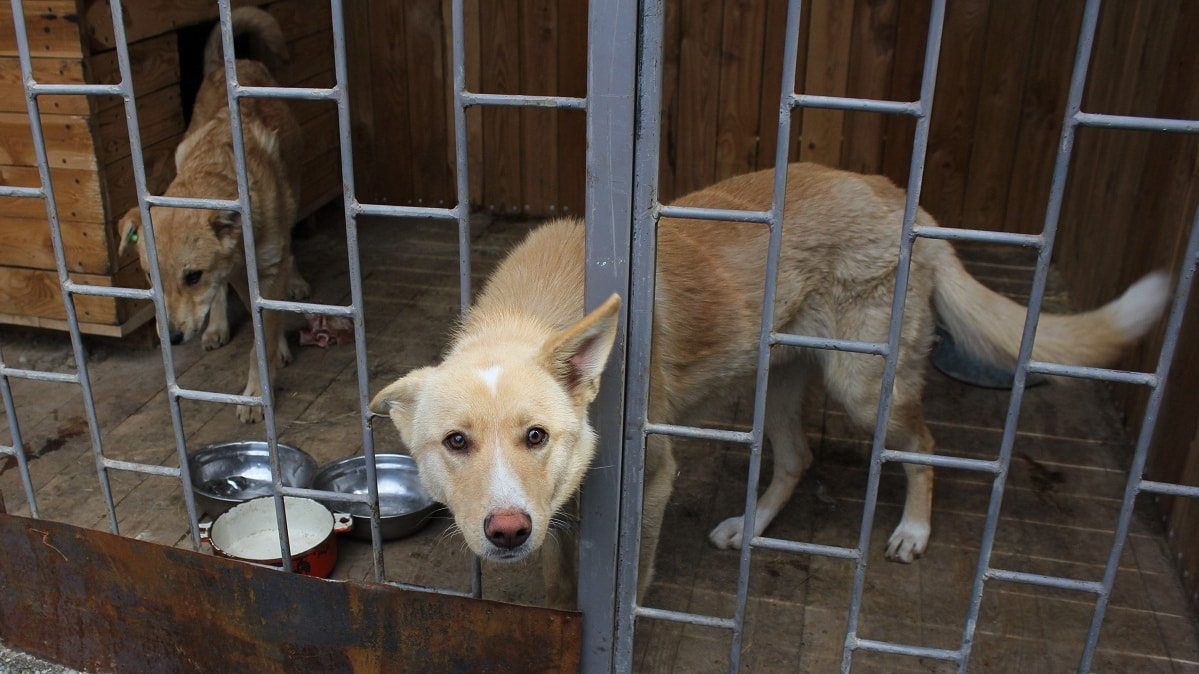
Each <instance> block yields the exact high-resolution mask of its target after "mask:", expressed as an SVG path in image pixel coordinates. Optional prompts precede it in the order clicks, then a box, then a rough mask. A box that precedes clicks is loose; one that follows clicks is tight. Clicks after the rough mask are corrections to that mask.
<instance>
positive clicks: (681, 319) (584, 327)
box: [372, 164, 1168, 606]
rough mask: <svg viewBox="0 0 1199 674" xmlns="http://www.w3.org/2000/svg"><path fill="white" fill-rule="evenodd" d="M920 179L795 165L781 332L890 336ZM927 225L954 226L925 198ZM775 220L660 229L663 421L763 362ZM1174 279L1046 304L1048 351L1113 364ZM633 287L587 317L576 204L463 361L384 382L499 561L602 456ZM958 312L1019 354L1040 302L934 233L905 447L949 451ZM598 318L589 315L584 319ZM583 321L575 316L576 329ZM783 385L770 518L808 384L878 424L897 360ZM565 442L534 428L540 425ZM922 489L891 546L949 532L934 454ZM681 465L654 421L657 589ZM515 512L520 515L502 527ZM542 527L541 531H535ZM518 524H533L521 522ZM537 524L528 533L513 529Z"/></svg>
mask: <svg viewBox="0 0 1199 674" xmlns="http://www.w3.org/2000/svg"><path fill="white" fill-rule="evenodd" d="M772 183H773V172H772V171H763V172H758V173H753V174H749V175H744V176H739V177H736V178H732V179H729V180H726V181H724V182H722V183H719V184H717V185H714V186H712V187H709V188H707V189H704V190H701V191H699V192H696V193H694V194H691V195H689V196H687V197H684V198H683V199H681V200H679V202H678V203H679V204H680V205H684V206H695V207H707V208H723V209H730V208H731V209H747V210H765V209H767V208H768V207H769V205H770V199H771V189H772ZM903 208H904V192H903V190H901V189H899V188H897V187H896V186H895V185H893V184H892V183H891V182H890V181H889V180H888V179H886V178H884V177H880V176H861V175H856V174H852V173H847V172H844V171H838V170H833V169H829V168H824V167H820V166H817V165H813V164H794V165H792V166H791V167H790V168H789V171H788V180H787V195H786V214H785V217H784V221H785V222H784V228H783V237H782V251H781V257H780V260H779V271H778V279H777V297H776V302H775V320H774V330H775V331H777V332H785V333H797V334H803V335H817V336H823V337H831V338H838V339H848V340H861V341H874V342H879V341H885V340H886V336H887V329H888V325H889V321H890V314H891V301H892V291H893V289H894V285H895V271H896V265H897V252H898V250H899V229H900V228H899V225H900V222H901V221H902V215H903ZM918 223H919V224H920V225H923V226H927V227H932V226H935V225H936V223H935V222H934V221H933V219H932V217H931V216H929V215H928V214H927V213H925V212H924V211H920V212H919V215H918ZM766 244H767V231H766V228H764V227H763V226H761V225H755V224H735V223H712V222H703V221H679V220H663V221H662V223H661V225H660V227H659V233H658V267H657V275H656V279H657V281H656V296H655V297H656V301H655V310H654V330H653V360H652V365H651V370H652V372H651V393H650V410H649V418H650V419H651V420H653V421H658V422H673V421H675V420H677V419H678V417H679V416H680V414H682V413H683V412H684V411H686V410H687V408H688V407H689V406H691V405H692V404H694V403H696V402H697V401H698V400H699V399H700V398H702V397H704V396H705V395H707V394H708V393H709V392H711V391H713V390H719V389H721V388H724V387H726V386H728V385H729V383H730V382H731V381H733V380H740V379H743V378H744V377H745V376H746V375H747V374H750V373H752V372H753V369H754V365H755V361H756V355H757V344H758V332H759V326H760V315H759V312H760V307H761V300H762V296H763V285H764V283H765V279H764V271H763V263H764V260H765V257H766ZM1167 295H1168V288H1167V279H1166V278H1165V277H1164V276H1163V275H1160V274H1154V275H1150V276H1148V277H1146V278H1145V279H1142V280H1141V281H1139V282H1138V283H1137V284H1135V285H1134V286H1133V287H1132V288H1131V289H1129V290H1128V291H1127V292H1126V293H1125V294H1124V295H1123V296H1122V297H1121V298H1120V299H1118V300H1116V301H1114V302H1112V303H1110V304H1108V305H1106V306H1104V307H1102V308H1100V309H1097V310H1094V311H1091V312H1088V313H1083V314H1078V315H1073V316H1055V315H1050V314H1045V315H1043V316H1042V317H1041V320H1040V323H1039V328H1038V332H1037V340H1036V343H1035V347H1034V352H1033V357H1034V358H1036V359H1038V360H1045V361H1053V362H1060V363H1072V364H1082V365H1101V364H1106V363H1109V362H1111V361H1112V360H1113V359H1114V358H1116V357H1117V356H1118V355H1119V354H1120V353H1121V350H1122V349H1123V348H1124V347H1126V346H1127V345H1128V344H1129V343H1130V342H1132V341H1133V340H1135V339H1137V338H1138V337H1139V336H1141V335H1142V334H1143V333H1145V332H1146V331H1147V330H1148V329H1149V328H1150V327H1151V325H1152V324H1153V323H1154V321H1156V320H1157V319H1158V317H1159V316H1160V314H1161V312H1162V310H1163V308H1164V305H1165V301H1166V298H1167ZM618 309H619V306H618V301H617V299H616V298H613V299H612V300H610V301H609V302H608V303H606V304H605V305H603V306H602V307H600V308H598V309H596V310H595V311H593V312H592V313H590V314H588V315H587V316H586V317H583V225H582V223H580V222H578V221H573V220H560V221H556V222H553V223H550V224H548V225H546V226H544V227H542V228H540V229H538V230H536V231H534V232H533V233H531V234H530V235H529V237H528V238H527V239H526V240H525V241H524V242H523V243H522V244H521V245H520V246H519V247H518V248H516V250H515V251H513V252H512V254H511V255H510V256H509V257H508V258H507V260H506V261H505V262H504V263H503V264H502V265H501V266H500V267H499V268H498V269H497V270H496V272H495V274H494V275H493V276H492V277H491V279H490V281H489V283H488V284H487V286H486V288H485V289H484V291H483V293H482V295H481V297H480V298H479V300H478V302H477V303H476V304H475V305H474V307H473V308H472V310H471V313H470V316H469V318H468V320H467V321H466V323H465V324H464V325H463V326H462V329H461V331H460V333H459V334H458V336H457V338H456V339H455V341H454V344H453V345H452V347H451V348H450V350H449V352H448V353H447V355H446V356H445V359H444V360H443V362H442V363H441V364H440V365H438V366H436V367H427V368H423V369H420V370H416V371H414V372H412V373H411V374H409V375H408V376H406V377H404V378H402V379H400V380H398V381H397V382H395V383H393V384H391V385H390V386H388V387H386V388H385V389H383V390H382V391H381V392H379V394H378V395H377V396H376V397H375V399H374V401H373V402H372V409H374V410H375V411H377V412H380V413H388V414H390V416H391V418H392V420H393V421H394V423H395V425H396V427H397V428H398V429H399V432H400V436H401V438H402V440H403V441H404V443H405V444H407V445H408V447H409V448H410V449H411V452H412V455H413V457H414V458H415V459H416V461H417V463H418V465H419V467H420V475H421V479H422V481H423V483H424V484H425V486H426V487H427V488H428V489H429V491H430V492H431V493H432V494H433V496H434V497H435V498H437V499H439V500H441V501H442V502H444V503H446V504H447V505H448V506H449V507H450V509H451V511H452V512H453V513H454V518H455V522H456V523H457V526H458V528H459V529H460V530H461V532H462V533H463V535H464V536H465V537H466V542H467V544H468V545H469V546H470V548H471V549H472V550H473V551H474V552H475V553H477V554H478V555H480V556H481V557H484V558H486V559H497V560H507V559H515V558H520V557H522V556H524V555H526V554H527V553H529V552H531V551H532V550H533V549H535V548H536V547H537V546H538V545H539V544H540V543H542V542H543V541H551V542H557V541H558V537H553V536H551V537H549V538H548V539H547V538H546V537H545V531H546V529H547V528H548V527H550V526H551V524H552V520H553V518H554V516H555V514H556V513H557V512H558V510H559V509H560V508H561V507H562V506H563V504H565V503H566V501H567V500H568V499H569V497H570V496H571V495H572V494H573V493H574V492H575V490H576V488H577V487H578V485H579V481H580V479H581V477H582V475H583V472H584V470H585V468H586V466H587V465H588V463H589V462H590V460H591V458H592V453H593V451H594V438H593V435H592V430H591V427H590V426H589V425H588V422H587V415H586V407H587V404H588V403H589V402H590V401H591V400H592V398H593V397H594V395H595V392H596V390H597V389H598V383H599V381H598V379H599V376H600V371H601V368H602V367H603V362H604V360H605V358H606V356H607V353H608V349H609V346H610V342H611V339H612V335H613V334H614V330H615V327H616V322H617V317H618ZM934 314H939V315H940V316H941V318H942V320H943V321H944V322H945V323H946V324H947V325H948V327H949V329H950V331H951V332H952V333H953V334H954V336H955V338H956V340H957V342H958V343H959V344H962V345H964V346H965V347H966V348H968V349H970V350H971V351H973V352H974V353H976V354H978V355H980V356H983V357H985V358H988V359H990V360H992V361H994V362H996V363H998V364H1003V363H1009V364H1010V363H1012V362H1013V361H1014V357H1015V353H1016V351H1017V349H1018V346H1019V339H1020V334H1021V330H1022V328H1023V323H1024V317H1025V309H1024V308H1023V307H1021V306H1019V305H1017V304H1015V303H1013V302H1011V301H1010V300H1008V299H1006V298H1004V297H1002V296H1000V295H999V294H997V293H995V292H993V291H991V290H989V289H987V288H986V287H984V286H983V285H981V284H980V283H978V282H977V281H976V280H975V279H974V278H972V277H971V276H970V275H969V274H968V273H967V272H966V271H965V269H964V268H963V267H962V264H961V262H960V261H959V260H958V258H957V256H956V254H955V253H954V251H953V248H952V247H951V246H950V244H949V243H947V242H945V241H941V240H935V239H921V240H919V241H918V242H917V243H916V245H915V249H914V251H913V258H912V265H911V274H910V280H909V287H908V294H907V300H906V304H905V310H904V319H903V329H902V336H901V348H900V355H899V363H898V369H897V373H896V380H895V385H894V397H893V400H894V403H893V407H892V411H891V415H890V419H889V423H888V427H887V438H886V444H887V446H888V447H890V448H893V449H898V450H906V451H911V452H921V453H931V452H932V451H933V438H932V435H931V434H930V433H929V431H928V428H927V427H926V425H925V423H924V416H923V412H922V409H921V393H922V389H923V386H924V369H925V363H926V359H927V355H928V352H929V349H930V347H931V344H932V340H933V329H934ZM580 319H581V320H580ZM563 326H567V327H563ZM770 367H771V371H770V377H769V384H768V387H767V394H766V395H767V397H766V406H767V410H766V411H767V414H766V422H765V432H766V437H767V438H768V440H769V441H770V445H771V447H772V450H773V452H774V457H775V458H774V470H773V478H772V481H771V483H770V486H769V488H768V489H767V490H766V492H765V493H764V494H763V495H762V497H761V498H760V499H759V501H758V505H757V510H756V531H755V534H760V533H761V532H762V531H763V530H764V529H765V528H766V527H767V526H768V525H769V524H770V522H771V520H772V519H773V518H774V516H775V515H776V514H777V513H778V511H779V509H780V508H782V506H783V505H784V504H785V503H786V502H787V500H788V499H789V498H790V496H791V494H792V492H793V491H794V489H795V486H796V484H797V483H798V482H799V479H800V477H801V476H802V474H803V472H804V470H805V469H807V467H808V466H809V465H810V464H811V462H812V454H811V452H810V451H809V449H808V447H807V443H806V441H805V438H804V434H803V431H802V428H801V423H800V420H801V415H800V409H801V402H802V397H803V393H804V389H805V388H806V386H807V384H809V383H811V382H814V381H815V380H817V379H819V380H820V381H822V382H823V384H824V386H825V387H826V388H827V390H828V392H829V394H830V395H831V396H832V397H833V398H835V399H836V400H838V401H839V402H840V403H841V404H843V405H844V406H845V408H846V410H847V411H848V413H849V415H850V417H851V418H852V419H853V420H854V421H855V422H857V423H858V424H859V425H861V426H863V427H864V428H867V429H869V428H871V427H873V425H874V423H875V417H876V411H877V403H878V397H879V390H880V383H881V377H882V372H883V360H882V359H881V358H879V357H876V356H867V355H858V354H849V353H842V352H836V351H825V350H801V349H787V348H777V349H775V350H774V352H773V354H772V360H771V366H770ZM542 434H545V435H547V436H548V440H545V441H544V442H540V443H533V442H530V441H529V438H530V436H531V437H533V438H535V439H540V438H541V437H542ZM904 468H905V470H906V473H907V480H908V491H907V500H906V503H905V506H904V512H903V516H902V518H901V520H900V522H899V526H898V527H897V528H896V529H895V532H894V533H893V534H892V536H891V538H890V541H889V543H888V546H887V550H886V555H887V557H889V558H891V559H893V560H896V561H901V562H910V561H912V560H913V559H914V558H916V557H917V556H919V555H920V554H922V553H923V552H924V550H925V546H926V545H927V543H928V538H929V532H930V522H929V518H930V513H931V506H932V504H931V500H932V469H931V468H930V467H927V466H919V465H914V464H905V465H904ZM675 469H676V467H675V461H674V458H673V456H672V454H671V451H670V444H669V439H668V438H665V437H662V436H653V437H651V441H650V445H649V448H648V452H647V457H646V474H645V502H644V503H645V507H644V514H643V527H642V536H643V539H642V545H641V551H642V556H641V560H640V571H639V581H640V582H639V589H640V590H642V591H644V589H645V588H646V587H647V586H648V584H649V581H650V579H651V578H652V573H653V564H652V563H653V559H654V553H655V549H656V546H657V540H658V535H659V532H660V528H661V524H662V516H663V511H664V509H665V506H666V501H667V499H668V497H669V495H670V490H671V485H672V482H673V478H674V474H675ZM497 520H499V521H500V523H499V524H498V525H497V524H496V522H497ZM521 528H528V529H529V535H528V537H527V539H523V538H521V537H520V536H519V533H520V531H519V530H520V529H521ZM514 536H515V537H514ZM710 539H711V540H712V542H713V543H714V544H716V545H717V546H720V547H724V548H735V547H739V546H740V545H741V544H742V541H743V540H744V532H743V531H742V517H741V515H739V514H738V515H736V516H734V517H730V518H729V519H727V520H725V521H724V522H722V523H720V524H719V525H718V526H717V527H716V528H715V529H714V530H713V531H712V532H711V534H710ZM517 540H519V541H520V544H519V545H515V546H513V545H510V544H511V543H513V542H515V541H517ZM546 547H547V551H549V552H550V554H549V555H547V558H546V559H547V565H548V568H547V569H546V577H547V580H548V581H549V585H548V588H547V589H548V598H549V600H550V603H552V604H554V605H565V606H569V605H572V604H573V602H574V594H573V585H572V583H573V574H571V573H570V571H571V569H572V566H571V564H570V561H571V554H570V552H569V551H563V550H558V549H557V547H558V546H555V545H547V546H546Z"/></svg>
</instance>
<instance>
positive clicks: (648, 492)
mask: <svg viewBox="0 0 1199 674" xmlns="http://www.w3.org/2000/svg"><path fill="white" fill-rule="evenodd" d="M651 418H661V417H660V416H656V415H651ZM677 470H678V465H677V464H676V463H675V459H674V451H673V448H672V447H671V443H670V438H669V437H667V436H665V435H651V436H650V437H649V438H648V439H647V440H646V447H645V490H644V497H643V501H642V504H641V554H640V555H639V556H638V558H637V564H638V566H637V600H638V602H640V601H641V600H643V599H644V598H645V593H646V591H648V590H649V585H650V583H651V582H653V579H654V559H655V557H656V556H657V551H658V538H659V536H660V535H661V533H662V519H663V518H664V517H665V516H666V503H667V501H669V500H670V492H671V490H672V489H674V476H675V472H676V471H677Z"/></svg>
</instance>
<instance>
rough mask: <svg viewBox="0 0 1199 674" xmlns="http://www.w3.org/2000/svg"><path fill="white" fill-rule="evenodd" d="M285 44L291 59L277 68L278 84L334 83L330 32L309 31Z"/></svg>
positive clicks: (326, 84)
mask: <svg viewBox="0 0 1199 674" xmlns="http://www.w3.org/2000/svg"><path fill="white" fill-rule="evenodd" d="M314 4H319V3H314ZM287 44H288V49H289V50H290V51H291V60H290V61H289V62H288V64H287V65H286V66H284V67H283V68H280V69H279V72H278V73H277V77H276V79H278V80H279V84H281V85H282V86H285V87H293V86H299V84H300V83H301V82H305V84H304V86H309V87H332V86H333V85H334V83H335V76H334V74H333V34H332V33H330V32H329V31H327V30H325V31H321V32H319V33H311V34H309V35H305V36H303V37H299V38H296V39H293V40H291V41H290V42H288V43H287Z"/></svg>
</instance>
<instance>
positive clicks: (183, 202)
mask: <svg viewBox="0 0 1199 674" xmlns="http://www.w3.org/2000/svg"><path fill="white" fill-rule="evenodd" d="M146 203H147V204H149V205H150V206H159V207H162V208H199V209H204V210H209V211H237V210H240V209H239V204H238V201H237V200H236V199H205V198H201V197H166V196H154V195H152V194H147V195H146Z"/></svg>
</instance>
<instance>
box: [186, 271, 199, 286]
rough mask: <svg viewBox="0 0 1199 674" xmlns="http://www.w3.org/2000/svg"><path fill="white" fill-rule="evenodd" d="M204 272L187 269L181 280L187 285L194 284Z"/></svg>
mask: <svg viewBox="0 0 1199 674" xmlns="http://www.w3.org/2000/svg"><path fill="white" fill-rule="evenodd" d="M203 274H204V272H201V271H189V272H187V273H186V274H184V275H183V282H184V283H186V284H187V285H189V286H194V285H196V284H197V283H199V282H200V277H201V276H202V275H203Z"/></svg>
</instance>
